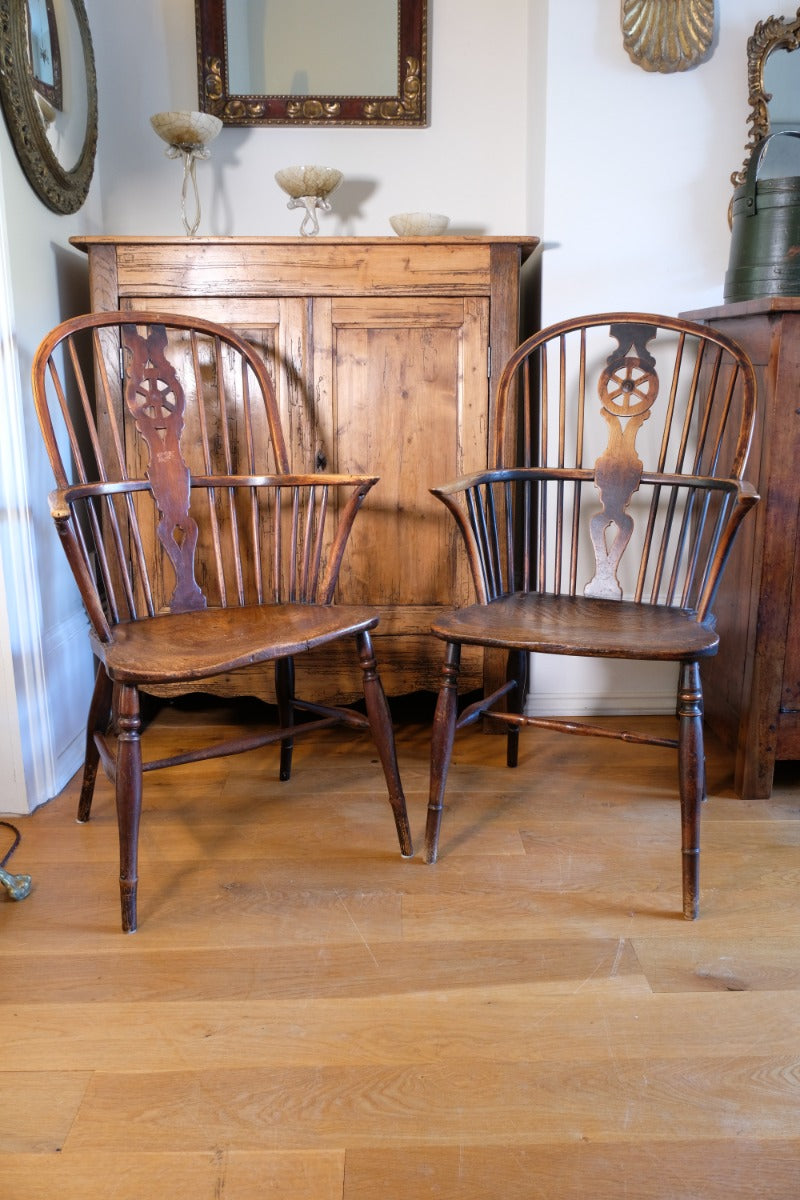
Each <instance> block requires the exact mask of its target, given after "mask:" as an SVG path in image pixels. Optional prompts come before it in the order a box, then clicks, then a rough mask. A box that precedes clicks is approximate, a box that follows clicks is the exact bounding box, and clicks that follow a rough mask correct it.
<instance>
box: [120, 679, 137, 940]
mask: <svg viewBox="0 0 800 1200" xmlns="http://www.w3.org/2000/svg"><path fill="white" fill-rule="evenodd" d="M117 707H118V711H117V726H118V730H119V736H118V740H117V781H116V799H117V825H118V828H119V882H120V901H121V908H122V929H123V932H124V933H133V932H134V930H135V929H136V924H137V920H136V892H137V882H138V847H139V819H140V816H141V811H142V746H141V741H140V729H141V717H140V712H139V693H138V692H137V690H136V688H135V687H128V686H123V687H120V689H119V698H118V701H117Z"/></svg>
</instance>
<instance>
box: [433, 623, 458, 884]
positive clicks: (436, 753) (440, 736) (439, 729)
mask: <svg viewBox="0 0 800 1200" xmlns="http://www.w3.org/2000/svg"><path fill="white" fill-rule="evenodd" d="M460 665H461V646H460V644H459V643H458V642H448V643H447V651H446V653H445V660H444V667H443V669H442V686H441V688H440V690H439V697H438V699H437V701H436V712H435V713H434V716H433V734H432V736H431V780H430V794H429V799H428V819H427V823H426V826H425V861H426V862H427V863H435V862H436V859H437V857H438V855H439V830H440V828H441V824H442V809H443V807H444V792H445V787H446V786H447V773H448V771H449V769H450V758H451V755H452V753H453V741H454V739H455V733H456V716H457V712H458V671H459V667H460Z"/></svg>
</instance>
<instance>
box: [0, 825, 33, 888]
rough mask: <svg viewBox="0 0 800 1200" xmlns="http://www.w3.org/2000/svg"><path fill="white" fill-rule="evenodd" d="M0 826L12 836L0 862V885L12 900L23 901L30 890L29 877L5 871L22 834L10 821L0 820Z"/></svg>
mask: <svg viewBox="0 0 800 1200" xmlns="http://www.w3.org/2000/svg"><path fill="white" fill-rule="evenodd" d="M0 825H3V826H4V827H5V828H6V829H10V830H11V832H12V833H13V835H14V840H13V842H12V843H11V847H10V849H8V850H7V851H6V853H5V857H4V858H3V859H2V860H0V884H2V886H3V887H4V888H5V889H6V891H7V892H8V894H9V896H10V897H11V899H12V900H24V899H25V897H26V896H27V895H28V893H29V892H30V890H31V882H32V881H31V877H30V875H12V874H10V872H8V871H7V870H6V869H5V867H6V863H7V862H8V860H9V859H10V858H11V855H12V854H13V853H14V851H15V850H16V848H17V846H18V845H19V844H20V842H21V841H22V834H21V833H20V831H19V830H18V829H17V827H16V826H15V825H12V824H11V822H10V821H1V820H0Z"/></svg>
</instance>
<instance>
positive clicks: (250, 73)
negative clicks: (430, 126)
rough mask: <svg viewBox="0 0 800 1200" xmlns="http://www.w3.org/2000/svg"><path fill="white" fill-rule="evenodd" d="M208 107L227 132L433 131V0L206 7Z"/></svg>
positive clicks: (213, 1) (246, 2) (222, 0)
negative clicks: (249, 128) (300, 127)
mask: <svg viewBox="0 0 800 1200" xmlns="http://www.w3.org/2000/svg"><path fill="white" fill-rule="evenodd" d="M196 14H197V49H198V72H199V79H198V82H199V96H200V103H199V107H200V108H201V110H202V111H203V112H209V113H212V114H213V115H214V116H216V117H219V118H220V119H221V120H222V121H223V122H224V123H225V124H227V125H294V124H304V125H326V124H327V125H424V124H425V123H426V120H427V113H426V96H427V80H426V71H427V53H426V36H427V0H337V3H336V4H333V3H331V0H291V3H288V2H286V0H284V2H281V3H277V2H276V0H196Z"/></svg>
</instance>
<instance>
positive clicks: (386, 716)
mask: <svg viewBox="0 0 800 1200" xmlns="http://www.w3.org/2000/svg"><path fill="white" fill-rule="evenodd" d="M356 645H357V646H358V658H359V662H360V663H361V669H362V671H363V672H364V700H365V702H366V706H367V717H368V718H369V727H370V730H371V731H372V737H373V740H374V742H375V745H376V747H377V750H378V756H379V758H380V760H381V766H382V767H383V774H384V776H385V777H386V786H387V788H388V790H389V803H390V804H391V806H392V812H393V813H394V823H395V827H396V829H397V838H398V841H399V842H400V853H401V854H402V856H403V858H410V857H411V856H412V854H413V853H414V847H413V845H412V842H411V829H410V827H409V824H408V812H407V811H406V798H405V795H404V794H403V785H402V783H401V782H400V771H399V768H398V765H397V750H396V747H395V741H394V730H393V729H392V716H391V713H390V712H389V705H388V704H387V702H386V693H385V692H384V690H383V684H382V683H381V680H380V676H379V675H378V668H377V663H376V661H375V653H374V651H373V648H372V638H371V637H370V636H369V633H368V632H367V631H366V630H364V631H363V632H361V633H358V634H356Z"/></svg>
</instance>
